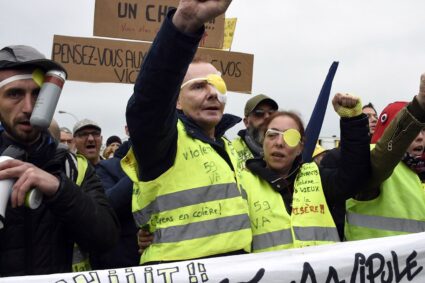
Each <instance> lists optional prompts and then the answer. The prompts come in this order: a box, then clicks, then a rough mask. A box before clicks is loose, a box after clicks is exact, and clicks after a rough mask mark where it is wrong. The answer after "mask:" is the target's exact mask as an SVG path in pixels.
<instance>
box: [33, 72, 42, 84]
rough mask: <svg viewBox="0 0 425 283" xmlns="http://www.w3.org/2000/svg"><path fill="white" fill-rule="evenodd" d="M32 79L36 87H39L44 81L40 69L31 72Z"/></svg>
mask: <svg viewBox="0 0 425 283" xmlns="http://www.w3.org/2000/svg"><path fill="white" fill-rule="evenodd" d="M32 79H33V81H34V82H35V83H36V84H37V85H38V86H41V85H42V84H43V81H44V72H43V71H42V70H40V69H35V70H34V72H32Z"/></svg>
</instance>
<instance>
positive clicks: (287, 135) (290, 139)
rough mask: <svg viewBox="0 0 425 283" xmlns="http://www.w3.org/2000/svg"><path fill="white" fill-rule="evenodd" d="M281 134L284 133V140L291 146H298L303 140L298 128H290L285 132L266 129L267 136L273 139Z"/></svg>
mask: <svg viewBox="0 0 425 283" xmlns="http://www.w3.org/2000/svg"><path fill="white" fill-rule="evenodd" d="M279 135H282V140H283V142H284V143H285V144H286V145H287V146H289V147H296V146H297V145H298V144H299V143H300V141H301V134H300V132H299V131H298V130H296V129H288V130H286V131H284V132H281V131H278V130H275V129H268V130H267V131H266V136H267V137H269V138H271V139H275V138H276V137H278V136H279Z"/></svg>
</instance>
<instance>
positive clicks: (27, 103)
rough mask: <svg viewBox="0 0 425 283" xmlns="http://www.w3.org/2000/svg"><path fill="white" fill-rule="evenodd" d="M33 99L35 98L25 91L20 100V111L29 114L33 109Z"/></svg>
mask: <svg viewBox="0 0 425 283" xmlns="http://www.w3.org/2000/svg"><path fill="white" fill-rule="evenodd" d="M35 100H36V99H35V98H34V96H33V95H32V94H31V93H26V94H25V96H24V99H23V101H22V103H23V107H22V112H24V113H28V114H31V113H32V110H33V109H34V104H35Z"/></svg>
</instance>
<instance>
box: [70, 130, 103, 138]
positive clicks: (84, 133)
mask: <svg viewBox="0 0 425 283" xmlns="http://www.w3.org/2000/svg"><path fill="white" fill-rule="evenodd" d="M90 135H92V136H93V137H94V138H98V137H100V131H82V132H77V133H75V136H76V137H79V138H85V139H86V138H88V137H89V136H90Z"/></svg>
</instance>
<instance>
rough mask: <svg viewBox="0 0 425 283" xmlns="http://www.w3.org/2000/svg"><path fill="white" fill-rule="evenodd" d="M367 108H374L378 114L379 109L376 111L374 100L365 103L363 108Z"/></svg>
mask: <svg viewBox="0 0 425 283" xmlns="http://www.w3.org/2000/svg"><path fill="white" fill-rule="evenodd" d="M365 108H372V109H373V111H375V113H376V114H378V111H376V109H375V107H374V106H373V104H372V102H369V103H368V104H366V105H363V107H362V110H363V109H365Z"/></svg>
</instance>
